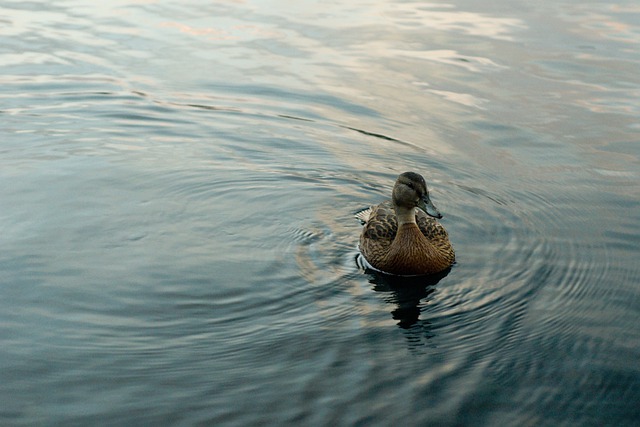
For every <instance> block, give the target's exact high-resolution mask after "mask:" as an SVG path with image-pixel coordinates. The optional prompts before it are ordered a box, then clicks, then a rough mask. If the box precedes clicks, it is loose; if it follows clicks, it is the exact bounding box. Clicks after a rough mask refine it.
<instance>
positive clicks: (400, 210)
mask: <svg viewBox="0 0 640 427" xmlns="http://www.w3.org/2000/svg"><path fill="white" fill-rule="evenodd" d="M394 208H395V210H396V218H397V220H398V227H399V226H401V225H404V224H415V223H416V209H415V208H405V207H401V206H394Z"/></svg>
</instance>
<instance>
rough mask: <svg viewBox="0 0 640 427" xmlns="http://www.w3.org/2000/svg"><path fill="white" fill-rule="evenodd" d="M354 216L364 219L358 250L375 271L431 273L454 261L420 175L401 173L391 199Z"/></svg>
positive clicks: (446, 235)
mask: <svg viewBox="0 0 640 427" xmlns="http://www.w3.org/2000/svg"><path fill="white" fill-rule="evenodd" d="M416 208H418V209H416ZM356 217H357V218H358V219H360V220H361V221H362V222H364V227H363V229H362V234H361V235H360V253H361V254H362V255H363V256H364V258H365V260H366V261H367V264H368V265H367V266H369V267H372V268H373V269H375V270H379V271H381V272H383V273H389V274H395V275H402V276H411V275H421V274H431V273H438V272H441V271H443V270H446V269H447V268H449V267H451V265H452V264H453V263H454V261H455V253H454V251H453V247H452V246H451V242H450V241H449V235H448V234H447V231H446V230H445V229H444V227H443V226H442V225H440V223H438V221H436V220H435V218H442V215H441V214H440V212H439V211H438V209H436V207H435V206H434V205H433V203H432V202H431V200H430V199H429V191H428V190H427V184H426V183H425V181H424V178H423V177H422V176H421V175H420V174H417V173H415V172H405V173H403V174H401V175H400V176H399V177H398V179H397V180H396V183H395V185H394V186H393V192H392V194H391V200H388V201H386V202H383V203H380V204H379V205H377V206H372V207H370V208H368V209H365V210H364V211H362V212H359V213H358V214H356Z"/></svg>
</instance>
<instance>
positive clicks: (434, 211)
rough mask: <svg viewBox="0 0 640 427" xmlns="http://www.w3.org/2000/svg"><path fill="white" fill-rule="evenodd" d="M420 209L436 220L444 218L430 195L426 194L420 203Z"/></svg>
mask: <svg viewBox="0 0 640 427" xmlns="http://www.w3.org/2000/svg"><path fill="white" fill-rule="evenodd" d="M418 208H420V209H422V210H423V211H424V212H425V213H426V214H427V215H429V216H432V217H434V218H442V214H441V213H440V211H439V210H438V208H436V206H435V205H434V204H433V202H432V201H431V199H430V198H429V195H428V194H425V195H424V197H423V198H422V199H420V201H419V202H418Z"/></svg>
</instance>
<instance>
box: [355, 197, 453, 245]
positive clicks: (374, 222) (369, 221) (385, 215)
mask: <svg viewBox="0 0 640 427" xmlns="http://www.w3.org/2000/svg"><path fill="white" fill-rule="evenodd" d="M363 214H364V215H363ZM356 217H357V218H358V219H360V220H361V221H363V222H364V223H365V224H364V230H363V231H362V236H363V239H366V240H371V241H376V242H377V244H379V245H381V246H386V245H391V242H393V239H395V237H396V233H397V232H398V221H397V219H396V212H395V210H394V209H393V204H392V203H391V200H387V201H386V202H382V203H380V204H379V205H377V206H372V207H370V208H369V209H366V210H364V211H362V212H360V213H359V214H356ZM416 222H417V224H418V228H419V229H420V231H421V232H422V234H423V235H424V237H426V238H427V239H428V240H430V241H431V242H432V243H433V242H437V241H446V242H447V243H448V242H449V235H448V234H447V230H445V229H444V227H443V226H442V225H440V223H439V222H438V221H436V220H435V218H431V217H430V216H428V215H427V214H425V213H424V212H423V211H421V210H420V209H416ZM363 239H361V242H360V243H361V244H362V240H363Z"/></svg>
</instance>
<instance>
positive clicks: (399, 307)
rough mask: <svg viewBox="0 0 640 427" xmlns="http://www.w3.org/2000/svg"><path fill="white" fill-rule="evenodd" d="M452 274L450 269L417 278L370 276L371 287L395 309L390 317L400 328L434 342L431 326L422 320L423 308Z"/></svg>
mask: <svg viewBox="0 0 640 427" xmlns="http://www.w3.org/2000/svg"><path fill="white" fill-rule="evenodd" d="M449 271H450V269H449V270H446V271H444V272H441V273H438V274H434V275H429V276H415V277H401V276H390V275H386V274H380V273H376V272H371V278H370V279H369V283H371V284H372V285H373V290H374V291H376V292H381V293H385V294H386V295H385V297H384V300H385V301H386V302H387V303H389V304H393V305H394V306H395V308H394V309H393V310H392V311H391V317H393V319H395V320H397V321H398V326H399V327H400V328H402V329H406V330H411V331H415V332H420V335H422V336H426V338H431V337H433V333H432V332H431V328H430V326H431V324H430V323H429V322H428V321H425V320H420V313H421V311H422V308H423V307H424V305H425V304H426V303H427V302H429V301H430V299H431V297H432V294H433V293H434V292H435V290H436V285H437V284H438V282H439V281H440V280H442V279H443V278H444V277H445V276H446V275H447V274H448V273H449ZM416 338H417V337H416Z"/></svg>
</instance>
